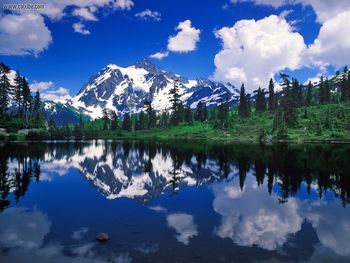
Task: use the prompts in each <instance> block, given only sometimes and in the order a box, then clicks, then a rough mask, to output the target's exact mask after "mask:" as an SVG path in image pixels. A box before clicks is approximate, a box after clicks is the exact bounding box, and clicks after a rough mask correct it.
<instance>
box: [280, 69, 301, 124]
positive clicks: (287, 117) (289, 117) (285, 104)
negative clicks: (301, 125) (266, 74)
mask: <svg viewBox="0 0 350 263" xmlns="http://www.w3.org/2000/svg"><path fill="white" fill-rule="evenodd" d="M288 77H289V76H288V75H286V74H281V78H282V79H283V85H282V86H283V89H282V93H283V94H282V98H281V105H280V106H281V110H282V111H283V112H282V116H283V118H284V122H285V124H286V125H287V126H294V125H295V124H296V121H297V107H298V101H297V100H296V99H295V94H294V92H293V90H292V87H291V85H290V81H289V79H288Z"/></svg>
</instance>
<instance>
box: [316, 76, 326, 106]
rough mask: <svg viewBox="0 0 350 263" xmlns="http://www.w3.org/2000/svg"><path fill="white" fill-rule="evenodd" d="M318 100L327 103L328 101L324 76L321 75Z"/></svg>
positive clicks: (320, 102)
mask: <svg viewBox="0 0 350 263" xmlns="http://www.w3.org/2000/svg"><path fill="white" fill-rule="evenodd" d="M318 92H319V93H318V102H319V104H325V102H326V92H325V87H324V81H323V76H321V80H320V86H319V90H318Z"/></svg>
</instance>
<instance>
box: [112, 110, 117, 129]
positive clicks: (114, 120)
mask: <svg viewBox="0 0 350 263" xmlns="http://www.w3.org/2000/svg"><path fill="white" fill-rule="evenodd" d="M111 115H112V116H111V117H112V127H111V128H112V130H113V131H116V130H118V128H119V125H118V114H117V113H116V112H115V111H112V114H111Z"/></svg>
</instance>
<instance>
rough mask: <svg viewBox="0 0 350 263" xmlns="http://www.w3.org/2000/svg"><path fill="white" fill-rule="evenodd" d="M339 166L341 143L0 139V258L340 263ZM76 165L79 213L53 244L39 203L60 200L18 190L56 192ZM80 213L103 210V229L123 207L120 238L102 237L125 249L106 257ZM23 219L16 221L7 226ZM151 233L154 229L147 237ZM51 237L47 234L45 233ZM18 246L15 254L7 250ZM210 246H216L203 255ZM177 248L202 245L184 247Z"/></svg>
mask: <svg viewBox="0 0 350 263" xmlns="http://www.w3.org/2000/svg"><path fill="white" fill-rule="evenodd" d="M349 171H350V146H347V145H343V146H331V145H278V146H262V145H241V144H208V143H198V142H195V143H191V142H181V141H179V142H176V143H170V142H169V143H160V142H153V141H149V142H145V141H132V142H128V141H86V142H73V143H70V142H60V143H40V144H38V143H36V144H22V145H20V144H6V145H1V146H0V194H1V203H0V204H1V207H0V208H1V211H2V213H0V251H3V252H0V258H4V259H6V260H5V261H4V262H21V260H22V261H23V260H24V259H25V258H26V256H29V255H32V254H35V255H36V256H37V261H39V262H40V261H43V262H45V261H47V260H50V259H51V258H52V257H53V256H54V257H55V258H57V262H70V261H69V260H70V259H72V257H73V258H74V259H75V260H76V261H77V262H79V260H82V261H83V262H89V261H101V262H131V261H133V262H164V261H167V262H179V261H196V260H197V261H201V262H213V260H214V261H222V262H230V259H232V255H235V256H236V257H237V253H239V254H240V255H241V254H242V256H239V258H238V259H239V261H240V262H252V261H261V262H264V261H269V262H271V261H275V262H295V261H303V262H318V261H320V260H321V261H322V260H323V261H324V260H325V262H333V261H334V262H342V261H343V262H347V261H348V260H349V259H350V252H349V251H350V239H349V238H348V237H349V236H350V221H349V220H348V218H349V216H350V210H349V208H348V206H347V204H348V203H349V201H350V196H349V190H350V189H349V186H350V181H349V175H350V174H349ZM74 173H78V174H79V175H80V177H81V178H83V181H79V182H78V183H77V182H75V183H76V184H77V186H79V190H77V191H76V192H74V191H73V192H72V196H70V197H69V198H70V199H68V200H71V201H73V200H75V199H76V200H77V201H76V202H75V205H74V207H73V204H72V209H73V210H74V209H76V207H77V206H78V207H79V209H80V210H79V212H78V211H77V212H76V213H74V212H72V211H73V210H72V209H70V210H69V211H70V213H73V215H75V217H76V218H75V220H76V221H77V223H75V224H74V226H73V222H71V223H69V222H68V223H66V225H65V227H66V228H69V229H71V232H70V234H69V241H67V240H66V239H67V237H64V238H63V241H60V242H58V241H57V240H55V238H56V239H57V238H58V237H57V236H55V234H54V233H58V232H62V231H61V230H55V226H56V225H57V224H58V223H57V222H56V221H57V220H55V217H63V218H64V215H62V213H59V215H58V214H55V216H52V219H53V222H56V223H53V222H52V221H51V219H49V218H50V217H48V216H47V215H46V213H45V212H44V211H45V209H46V210H49V209H48V208H47V207H48V206H45V205H44V203H45V202H49V204H50V206H58V205H60V202H59V201H57V199H55V200H53V199H52V200H51V199H50V197H46V196H45V198H47V200H45V201H44V200H43V199H38V198H37V199H35V198H34V197H33V200H34V201H32V202H29V201H28V202H29V203H31V204H33V207H31V208H25V207H23V206H21V204H22V203H23V202H22V203H21V200H24V201H25V200H27V199H26V192H27V191H28V193H31V191H33V194H34V193H36V192H35V191H38V190H33V189H34V188H33V187H32V186H31V185H30V183H31V181H34V182H37V183H38V185H40V184H41V183H47V184H52V185H57V191H58V192H62V194H63V193H66V189H67V186H68V185H64V184H62V185H60V184H55V181H57V180H58V178H64V177H67V178H69V177H70V176H71V175H72V174H74ZM82 182H88V184H89V185H90V186H92V187H93V189H95V190H97V191H98V192H99V195H100V194H102V196H104V198H103V199H101V200H99V201H96V200H97V198H96V197H93V198H91V199H90V203H88V205H87V203H85V199H88V196H87V194H86V193H85V194H84V191H85V190H84V191H82V189H85V188H83V186H82ZM68 183H69V182H68ZM42 191H45V189H44V190H42ZM45 193H46V192H45ZM67 195H68V194H67ZM79 197H81V200H80V199H79ZM28 200H30V199H28ZM123 200H134V201H136V202H134V203H136V204H138V205H140V206H137V208H136V207H134V204H131V203H128V204H127V205H125V204H124V203H120V206H119V205H118V204H119V203H116V202H119V201H120V202H125V201H123ZM56 202H58V203H56ZM62 202H63V201H62ZM111 202H113V203H111ZM192 203H193V204H195V205H193V206H191V204H192ZM24 204H27V203H26V202H24ZM37 204H38V205H39V206H40V205H41V204H42V206H43V207H46V208H45V209H44V211H43V212H40V210H38V209H36V208H35V206H36V205H37ZM110 204H113V205H114V206H118V207H120V209H123V210H117V209H116V210H111V209H107V208H106V211H105V210H101V209H102V208H100V207H110V208H111V205H110ZM145 206H146V207H147V211H148V212H146V211H145V210H144V207H145ZM90 209H91V210H92V211H95V210H96V211H100V212H99V213H102V214H104V215H105V216H106V217H108V219H106V220H107V223H104V224H106V225H107V226H109V228H110V231H112V230H111V229H116V226H115V224H116V222H115V218H117V217H121V216H122V215H123V213H125V214H126V215H129V217H128V218H127V219H125V220H126V221H127V222H128V223H123V224H124V227H122V228H119V229H116V230H114V231H116V233H115V235H118V236H122V235H124V234H123V233H125V237H126V240H127V241H125V242H126V244H127V245H123V246H122V245H120V244H118V243H113V242H118V241H112V244H114V245H115V246H116V247H118V248H119V247H123V250H120V251H119V250H118V249H117V251H118V253H115V249H116V248H115V247H114V248H112V247H110V248H107V250H108V253H107V251H106V249H105V248H102V247H98V246H96V244H95V243H94V241H93V238H91V237H93V235H94V231H97V230H94V229H96V226H95V225H92V223H91V222H95V221H94V220H93V219H91V222H90V221H89V220H88V219H89V217H93V216H92V215H91V212H90V211H89V210H90ZM130 211H132V212H130ZM50 213H51V214H53V212H50ZM80 213H82V214H84V217H83V215H81V214H80ZM80 217H81V218H80ZM99 220H101V218H99ZM108 220H109V221H108ZM154 220H156V223H155V221H154ZM24 221H25V222H26V224H23V225H22V226H21V227H18V228H16V227H15V225H20V224H21V222H24ZM80 221H83V222H85V224H82V223H81V222H80ZM70 224H71V225H70ZM96 224H97V223H96ZM144 225H147V226H148V228H149V230H145V227H144ZM56 227H57V226H56ZM60 227H62V226H60ZM72 228H73V229H72ZM51 229H53V230H51ZM152 230H153V231H156V232H157V233H158V231H160V232H159V233H161V234H159V235H156V236H154V237H153V236H152V235H154V234H155V232H152ZM55 231H56V232H55ZM123 231H124V232H123ZM141 233H142V237H141V236H140V234H141ZM133 235H136V236H135V237H133ZM151 236H152V238H151ZM52 239H54V242H49V241H48V240H52ZM169 240H172V241H169ZM174 242H176V244H177V245H175V243H174ZM67 244H68V246H67ZM164 246H165V247H164ZM179 246H180V247H179ZM18 247H20V248H23V250H21V251H20V253H19V252H18V251H17V252H16V253H12V249H14V248H18ZM169 247H171V249H173V250H174V251H177V252H178V253H179V255H178V256H177V257H176V258H169V257H168V255H166V253H165V251H167V249H169ZM208 247H210V248H211V249H213V248H215V249H214V251H215V252H214V253H211V254H210V253H209V251H208ZM185 248H188V249H189V251H193V253H194V251H201V253H199V252H196V253H197V254H196V255H190V254H189V253H190V252H189V251H187V250H185ZM101 249H102V250H101ZM246 249H252V250H254V253H251V252H247V251H248V250H246ZM4 251H7V252H6V253H5V252H4ZM198 253H199V254H202V255H198ZM207 253H209V254H210V255H209V254H207ZM106 255H107V256H106ZM218 258H220V260H218ZM20 259H21V260H20ZM68 259H69V260H68ZM158 259H159V260H158ZM194 259H195V260H194Z"/></svg>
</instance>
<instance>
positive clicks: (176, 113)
mask: <svg viewBox="0 0 350 263" xmlns="http://www.w3.org/2000/svg"><path fill="white" fill-rule="evenodd" d="M179 85H180V84H179V81H178V80H175V81H174V86H173V88H172V89H170V91H169V94H170V102H171V110H172V112H171V124H172V125H178V124H179V122H180V118H181V116H180V115H181V112H180V111H181V100H180V94H179Z"/></svg>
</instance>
